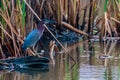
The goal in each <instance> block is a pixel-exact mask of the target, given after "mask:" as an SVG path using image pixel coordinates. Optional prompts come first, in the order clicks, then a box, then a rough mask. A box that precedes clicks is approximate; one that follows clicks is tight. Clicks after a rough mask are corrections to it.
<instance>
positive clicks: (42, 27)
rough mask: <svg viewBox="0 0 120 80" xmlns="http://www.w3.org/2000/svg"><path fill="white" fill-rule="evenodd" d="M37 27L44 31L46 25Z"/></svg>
mask: <svg viewBox="0 0 120 80" xmlns="http://www.w3.org/2000/svg"><path fill="white" fill-rule="evenodd" d="M37 29H38V30H39V31H44V29H45V27H44V26H43V25H42V26H38V27H37Z"/></svg>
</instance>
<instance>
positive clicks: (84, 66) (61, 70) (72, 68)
mask: <svg viewBox="0 0 120 80" xmlns="http://www.w3.org/2000/svg"><path fill="white" fill-rule="evenodd" d="M66 48H67V49H68V50H69V54H70V55H71V56H72V57H73V58H74V59H75V61H76V64H75V63H74V62H73V60H72V59H71V58H70V57H69V56H68V55H66V54H57V55H56V56H55V63H56V64H55V66H52V65H50V66H49V70H46V71H44V70H43V71H41V70H37V71H34V70H28V71H25V70H21V71H12V72H6V71H1V73H0V79H1V80H88V79H89V80H118V79H119V78H120V63H119V61H120V59H119V52H120V49H119V46H118V42H117V41H106V42H102V44H100V43H99V42H95V41H88V40H86V41H82V42H79V43H74V44H70V45H68V44H66ZM106 55H107V56H106ZM109 56H113V57H109ZM100 57H101V58H100Z"/></svg>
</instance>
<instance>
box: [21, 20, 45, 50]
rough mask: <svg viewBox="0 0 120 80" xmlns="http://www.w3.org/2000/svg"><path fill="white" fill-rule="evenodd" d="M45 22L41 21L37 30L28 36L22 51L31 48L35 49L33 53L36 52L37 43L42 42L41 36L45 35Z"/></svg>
mask: <svg viewBox="0 0 120 80" xmlns="http://www.w3.org/2000/svg"><path fill="white" fill-rule="evenodd" d="M44 25H45V22H44V21H40V22H39V23H38V24H37V29H34V30H33V31H31V32H30V33H29V34H28V36H27V37H26V39H25V41H24V43H23V45H22V50H24V51H25V50H26V49H27V48H29V47H33V51H34V52H36V51H35V49H34V48H35V45H36V43H37V42H38V41H39V40H40V38H41V36H42V35H43V32H44V29H45V26H44Z"/></svg>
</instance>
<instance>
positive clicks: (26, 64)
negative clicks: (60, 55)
mask: <svg viewBox="0 0 120 80" xmlns="http://www.w3.org/2000/svg"><path fill="white" fill-rule="evenodd" d="M48 63H49V59H48V58H45V57H41V58H40V57H37V56H27V57H23V58H12V59H1V60H0V70H2V69H19V68H22V69H48V67H49V64H48Z"/></svg>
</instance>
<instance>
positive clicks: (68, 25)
mask: <svg viewBox="0 0 120 80" xmlns="http://www.w3.org/2000/svg"><path fill="white" fill-rule="evenodd" d="M62 25H64V26H65V27H67V28H69V29H71V30H73V31H75V32H77V33H79V34H83V35H85V36H89V35H88V34H87V33H85V32H83V31H81V30H78V29H76V28H74V27H73V26H72V25H70V24H68V23H66V22H62Z"/></svg>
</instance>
